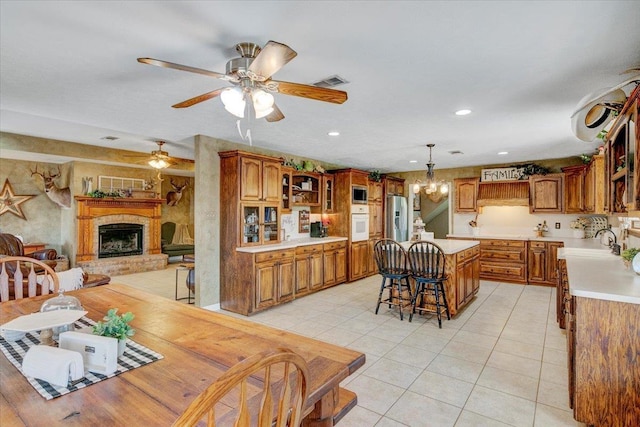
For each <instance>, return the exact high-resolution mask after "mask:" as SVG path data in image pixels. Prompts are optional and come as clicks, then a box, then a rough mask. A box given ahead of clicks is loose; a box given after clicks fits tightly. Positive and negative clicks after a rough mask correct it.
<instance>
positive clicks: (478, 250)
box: [469, 245, 480, 256]
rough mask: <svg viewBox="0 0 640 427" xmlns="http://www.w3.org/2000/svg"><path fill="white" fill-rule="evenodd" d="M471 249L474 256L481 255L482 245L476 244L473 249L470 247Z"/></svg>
mask: <svg viewBox="0 0 640 427" xmlns="http://www.w3.org/2000/svg"><path fill="white" fill-rule="evenodd" d="M469 250H470V251H471V255H472V256H477V255H480V246H479V245H478V246H474V247H472V248H471V249H469Z"/></svg>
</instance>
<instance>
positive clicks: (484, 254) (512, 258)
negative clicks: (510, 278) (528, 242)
mask: <svg viewBox="0 0 640 427" xmlns="http://www.w3.org/2000/svg"><path fill="white" fill-rule="evenodd" d="M524 254H525V251H524V250H519V249H504V250H500V249H497V248H480V259H483V260H490V261H505V262H516V263H519V262H522V263H524V262H525V259H524Z"/></svg>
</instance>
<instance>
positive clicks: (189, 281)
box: [175, 254, 196, 304]
mask: <svg viewBox="0 0 640 427" xmlns="http://www.w3.org/2000/svg"><path fill="white" fill-rule="evenodd" d="M195 261H196V258H195V256H194V255H193V254H188V255H182V263H181V264H180V265H179V266H178V267H177V268H176V295H175V299H176V301H178V300H184V299H186V300H187V303H189V304H192V302H191V295H193V294H195V290H196V270H195V269H196V264H195ZM181 270H186V271H187V277H186V279H185V285H186V286H187V289H188V292H189V294H188V295H187V297H186V298H178V272H179V271H181ZM194 299H195V298H194ZM194 302H195V301H194Z"/></svg>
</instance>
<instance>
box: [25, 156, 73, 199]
mask: <svg viewBox="0 0 640 427" xmlns="http://www.w3.org/2000/svg"><path fill="white" fill-rule="evenodd" d="M33 175H38V176H39V177H41V178H42V179H43V180H44V192H45V193H46V195H47V197H49V199H51V201H52V202H54V203H55V204H56V205H58V206H60V207H61V208H66V209H68V208H70V207H71V190H70V189H69V187H64V188H59V187H58V186H56V184H55V183H54V182H53V180H54V179H56V178H58V177H59V176H60V166H58V173H56V174H53V175H52V174H51V171H49V172H45V173H40V172H38V165H36V170H35V171H31V176H33Z"/></svg>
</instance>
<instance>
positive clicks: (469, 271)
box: [401, 239, 480, 316]
mask: <svg viewBox="0 0 640 427" xmlns="http://www.w3.org/2000/svg"><path fill="white" fill-rule="evenodd" d="M432 242H434V243H435V244H436V245H438V246H440V248H442V251H443V252H444V254H445V259H446V261H445V272H446V273H447V275H448V276H449V277H448V279H447V280H446V281H445V283H444V289H445V294H446V296H447V305H448V306H449V313H450V314H451V316H455V315H456V314H458V312H459V311H460V310H461V309H462V308H464V306H465V305H467V304H469V303H470V302H471V300H473V298H474V297H475V295H476V294H477V293H478V290H479V289H480V266H479V254H480V246H479V242H477V241H473V240H448V239H433V240H432ZM411 243H413V242H403V243H401V244H402V246H403V247H404V248H405V249H409V246H411Z"/></svg>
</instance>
